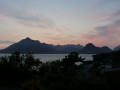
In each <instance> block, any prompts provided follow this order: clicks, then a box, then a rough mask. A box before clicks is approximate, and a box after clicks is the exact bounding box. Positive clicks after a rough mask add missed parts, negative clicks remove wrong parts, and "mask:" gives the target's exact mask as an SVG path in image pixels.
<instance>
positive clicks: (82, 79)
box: [0, 52, 120, 90]
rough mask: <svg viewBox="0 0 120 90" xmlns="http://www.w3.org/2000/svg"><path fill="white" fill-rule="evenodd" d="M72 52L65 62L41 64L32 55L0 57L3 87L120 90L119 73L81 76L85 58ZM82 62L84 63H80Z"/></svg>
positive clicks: (44, 89)
mask: <svg viewBox="0 0 120 90" xmlns="http://www.w3.org/2000/svg"><path fill="white" fill-rule="evenodd" d="M78 55H79V54H78V53H76V52H72V53H71V54H69V55H68V56H65V58H63V59H62V60H56V61H51V62H44V63H43V62H41V61H40V60H39V59H36V58H34V56H33V55H32V54H22V55H21V54H20V53H19V52H16V53H13V54H12V55H11V56H4V57H1V58H0V87H7V88H16V89H20V90H120V87H119V86H120V83H119V81H120V71H114V72H105V73H103V74H101V73H99V71H94V70H93V71H92V70H91V71H90V72H89V74H90V75H89V76H81V75H80V72H81V71H82V70H83V69H84V65H86V64H88V63H85V62H83V60H84V58H82V57H79V56H78ZM79 62H83V64H77V63H79Z"/></svg>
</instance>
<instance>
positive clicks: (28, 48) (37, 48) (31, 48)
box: [0, 37, 56, 53]
mask: <svg viewBox="0 0 120 90" xmlns="http://www.w3.org/2000/svg"><path fill="white" fill-rule="evenodd" d="M16 51H20V52H21V53H29V52H31V53H56V51H55V50H54V49H53V48H52V47H50V46H49V45H47V44H45V43H40V42H39V41H38V40H31V39H30V38H29V37H28V38H26V39H23V40H21V41H20V42H18V43H15V44H12V45H11V46H9V47H7V48H5V49H3V50H0V53H13V52H16Z"/></svg>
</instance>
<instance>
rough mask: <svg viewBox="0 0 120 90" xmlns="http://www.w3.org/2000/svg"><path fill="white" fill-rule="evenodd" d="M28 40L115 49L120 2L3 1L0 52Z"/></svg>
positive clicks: (0, 0) (119, 28)
mask: <svg viewBox="0 0 120 90" xmlns="http://www.w3.org/2000/svg"><path fill="white" fill-rule="evenodd" d="M26 37H30V38H31V39H33V40H39V41H40V42H44V43H48V44H54V45H57V44H60V45H63V44H81V45H83V46H84V45H86V44H87V43H93V44H95V45H96V46H109V47H110V48H114V47H116V46H117V45H120V0H0V49H2V48H5V47H7V46H9V45H11V44H13V43H15V42H18V41H20V40H21V39H24V38H26Z"/></svg>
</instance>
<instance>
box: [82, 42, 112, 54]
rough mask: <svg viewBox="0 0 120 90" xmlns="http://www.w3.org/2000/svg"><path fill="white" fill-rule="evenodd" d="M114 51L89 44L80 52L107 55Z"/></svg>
mask: <svg viewBox="0 0 120 90" xmlns="http://www.w3.org/2000/svg"><path fill="white" fill-rule="evenodd" d="M111 51H112V50H111V49H110V48H109V47H107V46H104V47H96V46H95V45H93V44H92V43H88V44H87V45H86V46H85V47H84V48H83V49H82V50H80V53H81V54H98V53H106V52H111Z"/></svg>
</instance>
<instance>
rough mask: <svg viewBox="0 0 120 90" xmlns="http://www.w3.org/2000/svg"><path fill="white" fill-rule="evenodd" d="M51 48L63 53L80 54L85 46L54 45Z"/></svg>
mask: <svg viewBox="0 0 120 90" xmlns="http://www.w3.org/2000/svg"><path fill="white" fill-rule="evenodd" d="M50 46H51V47H52V48H54V49H55V50H57V51H59V52H61V53H71V52H79V51H80V50H81V49H82V48H83V46H82V45H80V44H78V45H74V44H68V45H52V44H50Z"/></svg>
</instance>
